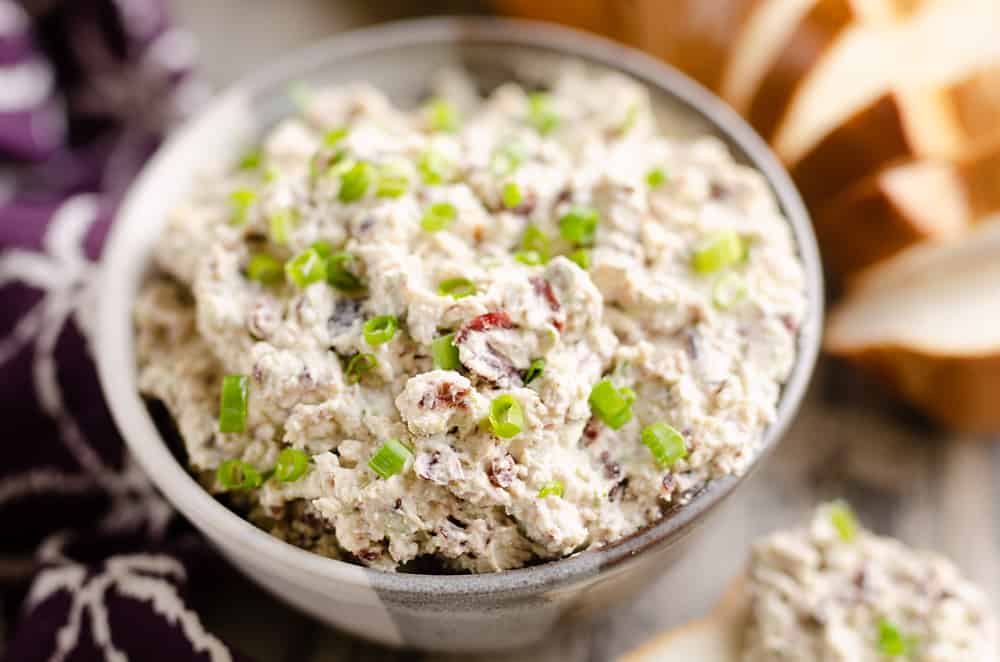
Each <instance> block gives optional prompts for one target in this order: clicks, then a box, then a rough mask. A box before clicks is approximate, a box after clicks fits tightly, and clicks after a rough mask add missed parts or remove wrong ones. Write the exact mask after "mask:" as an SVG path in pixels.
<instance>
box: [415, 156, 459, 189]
mask: <svg viewBox="0 0 1000 662" xmlns="http://www.w3.org/2000/svg"><path fill="white" fill-rule="evenodd" d="M454 167H455V166H454V164H453V163H452V162H451V161H450V160H449V159H448V157H446V156H445V155H444V154H442V153H441V152H438V151H436V150H433V149H429V150H427V151H426V152H424V153H423V154H421V155H420V160H419V161H417V170H419V171H420V176H421V177H423V178H424V182H426V183H427V184H430V185H436V184H444V183H445V182H446V181H448V180H449V179H451V176H452V171H453V169H454Z"/></svg>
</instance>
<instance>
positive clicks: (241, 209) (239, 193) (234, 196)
mask: <svg viewBox="0 0 1000 662" xmlns="http://www.w3.org/2000/svg"><path fill="white" fill-rule="evenodd" d="M256 200H257V193H255V192H254V191H251V190H250V189H246V188H241V189H237V190H235V191H233V192H232V193H230V194H229V202H230V204H231V205H232V207H233V214H232V216H231V217H230V219H229V224H230V225H243V224H244V223H246V220H247V214H249V213H250V207H251V206H252V205H253V203H254V202H255V201H256Z"/></svg>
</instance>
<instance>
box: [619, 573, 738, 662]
mask: <svg viewBox="0 0 1000 662" xmlns="http://www.w3.org/2000/svg"><path fill="white" fill-rule="evenodd" d="M749 620H750V600H749V598H748V596H747V592H746V578H745V577H743V576H740V577H739V578H737V579H736V580H735V581H734V582H733V583H732V584H731V585H730V587H729V588H728V589H727V590H726V593H725V595H724V596H723V598H722V600H721V601H720V602H719V604H718V605H717V606H716V607H715V609H713V610H712V612H711V613H710V614H709V615H708V616H706V617H705V618H702V619H700V620H697V621H694V622H693V623H688V624H687V625H682V626H681V627H679V628H677V629H675V630H671V631H669V632H666V633H664V634H662V635H660V636H659V637H657V638H655V639H653V640H652V641H649V642H647V643H646V644H644V645H643V646H642V647H641V648H639V649H638V650H635V651H632V652H631V653H629V654H627V655H625V656H624V657H622V658H621V659H620V660H619V661H618V662H694V661H695V660H697V662H739V660H740V657H741V653H742V648H743V633H744V632H745V631H746V628H747V623H748V622H749Z"/></svg>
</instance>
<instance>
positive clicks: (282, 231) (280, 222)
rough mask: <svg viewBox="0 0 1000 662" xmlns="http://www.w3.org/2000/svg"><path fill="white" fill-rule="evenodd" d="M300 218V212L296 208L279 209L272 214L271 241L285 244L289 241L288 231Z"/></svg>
mask: <svg viewBox="0 0 1000 662" xmlns="http://www.w3.org/2000/svg"><path fill="white" fill-rule="evenodd" d="M297 220H298V213H297V212H296V211H295V210H294V209H279V210H278V211H276V212H275V213H274V214H273V215H272V216H271V221H270V229H271V241H273V242H274V243H276V244H278V245H281V246H284V245H285V244H287V243H288V232H289V230H291V229H292V228H293V227H294V226H295V223H296V221H297Z"/></svg>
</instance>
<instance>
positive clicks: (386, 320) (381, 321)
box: [362, 315, 399, 347]
mask: <svg viewBox="0 0 1000 662" xmlns="http://www.w3.org/2000/svg"><path fill="white" fill-rule="evenodd" d="M397 330H399V320H398V319H396V317H395V316H394V315H379V316H378V317H373V318H371V319H370V320H368V321H367V322H365V325H364V327H362V333H363V334H364V337H365V342H366V343H368V344H369V345H371V346H372V347H374V346H375V345H381V344H382V343H387V342H389V341H390V340H392V337H393V336H395V335H396V331H397Z"/></svg>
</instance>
